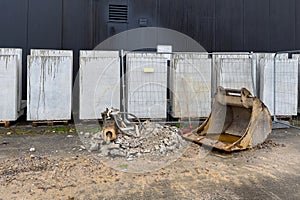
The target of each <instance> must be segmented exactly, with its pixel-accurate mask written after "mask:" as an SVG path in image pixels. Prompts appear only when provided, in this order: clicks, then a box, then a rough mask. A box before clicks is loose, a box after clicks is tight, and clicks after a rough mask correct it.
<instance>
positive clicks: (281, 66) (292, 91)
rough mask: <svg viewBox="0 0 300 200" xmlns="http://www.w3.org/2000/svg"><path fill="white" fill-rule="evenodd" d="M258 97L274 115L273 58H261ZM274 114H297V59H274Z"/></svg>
mask: <svg viewBox="0 0 300 200" xmlns="http://www.w3.org/2000/svg"><path fill="white" fill-rule="evenodd" d="M260 67H261V69H260V70H261V78H260V79H261V83H260V86H261V90H260V98H261V100H262V101H263V102H264V103H265V104H266V106H267V107H268V108H269V110H270V112H271V115H274V60H273V59H262V60H261V61H260ZM275 98H276V116H292V115H297V106H298V60H297V59H277V60H276V97H275Z"/></svg>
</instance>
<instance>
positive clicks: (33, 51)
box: [30, 49, 73, 56]
mask: <svg viewBox="0 0 300 200" xmlns="http://www.w3.org/2000/svg"><path fill="white" fill-rule="evenodd" d="M30 55H31V56H73V51H71V50H52V49H30Z"/></svg>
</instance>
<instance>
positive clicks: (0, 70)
mask: <svg viewBox="0 0 300 200" xmlns="http://www.w3.org/2000/svg"><path fill="white" fill-rule="evenodd" d="M18 89H19V85H18V57H17V56H16V55H0V97H1V98H0V120H1V121H15V120H17V119H18V117H19V116H18V105H19V103H20V100H19V94H18Z"/></svg>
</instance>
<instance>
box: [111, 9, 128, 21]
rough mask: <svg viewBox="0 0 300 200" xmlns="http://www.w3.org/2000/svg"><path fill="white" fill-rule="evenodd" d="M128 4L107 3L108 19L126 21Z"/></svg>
mask: <svg viewBox="0 0 300 200" xmlns="http://www.w3.org/2000/svg"><path fill="white" fill-rule="evenodd" d="M127 19H128V6H127V5H115V4H110V5H109V21H110V22H119V23H127Z"/></svg>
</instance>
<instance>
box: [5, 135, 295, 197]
mask: <svg viewBox="0 0 300 200" xmlns="http://www.w3.org/2000/svg"><path fill="white" fill-rule="evenodd" d="M85 132H87V131H85ZM89 132H91V131H89ZM96 132H98V131H95V133H96ZM299 137H300V133H299V131H297V130H294V129H289V130H276V131H274V132H273V133H272V134H271V135H270V138H269V139H268V142H267V143H268V145H267V146H268V148H257V149H252V150H248V151H242V152H235V153H232V154H223V153H220V152H217V151H212V150H211V149H208V148H205V147H202V146H199V145H196V144H193V143H191V144H190V145H189V146H188V147H187V149H186V151H184V152H183V153H182V154H181V156H179V157H178V158H177V159H176V160H175V161H173V162H171V163H169V164H168V165H165V166H164V167H163V168H160V169H158V170H152V171H148V172H145V173H128V170H126V169H125V168H126V167H127V168H128V167H130V166H126V165H125V163H122V164H123V165H122V167H123V168H122V167H120V168H115V169H113V168H111V166H110V163H109V162H105V161H104V160H101V159H98V157H96V156H94V155H93V154H91V153H89V152H87V151H86V150H84V149H83V148H82V143H81V141H80V138H79V137H78V136H77V134H75V133H70V132H67V133H64V134H63V133H51V132H50V133H47V134H44V133H42V134H37V133H32V134H30V135H23V134H15V133H14V132H12V133H11V134H10V135H7V134H2V135H0V143H1V142H2V143H3V141H6V142H5V144H1V145H0V191H1V192H0V199H20V198H23V199H53V197H55V198H56V199H297V198H298V197H299V196H300V192H299V191H300V185H299V178H300V169H299V165H300V158H299V153H300V149H299V145H300V140H299ZM274 143H275V144H276V145H273V144H274ZM32 147H34V148H35V151H34V152H30V148H32ZM165 157H167V156H166V155H165ZM126 159H127V158H126ZM128 163H129V165H130V163H132V164H135V162H134V160H133V161H128Z"/></svg>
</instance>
